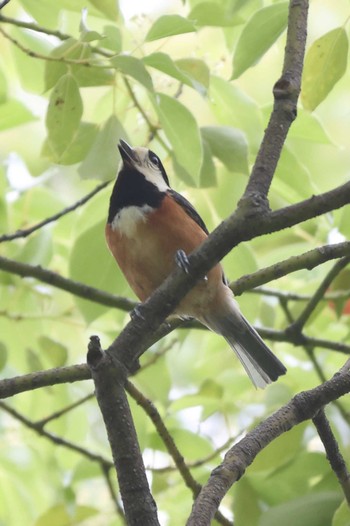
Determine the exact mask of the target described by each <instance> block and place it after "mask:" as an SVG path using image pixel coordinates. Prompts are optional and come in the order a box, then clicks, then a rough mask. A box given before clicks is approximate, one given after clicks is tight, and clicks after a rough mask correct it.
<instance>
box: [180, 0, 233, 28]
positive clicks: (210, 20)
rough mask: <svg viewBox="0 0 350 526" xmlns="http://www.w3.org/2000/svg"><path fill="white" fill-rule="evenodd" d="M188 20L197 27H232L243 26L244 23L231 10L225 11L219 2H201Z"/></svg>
mask: <svg viewBox="0 0 350 526" xmlns="http://www.w3.org/2000/svg"><path fill="white" fill-rule="evenodd" d="M188 18H189V19H190V20H192V21H193V23H194V24H195V25H196V26H197V27H202V26H218V27H231V26H235V25H237V24H241V23H242V21H243V19H242V18H241V17H239V16H238V15H236V14H235V13H234V12H232V11H231V10H230V9H225V8H224V6H222V5H220V3H218V2H201V3H200V4H197V5H196V6H194V8H193V9H192V11H191V12H190V14H189V15H188Z"/></svg>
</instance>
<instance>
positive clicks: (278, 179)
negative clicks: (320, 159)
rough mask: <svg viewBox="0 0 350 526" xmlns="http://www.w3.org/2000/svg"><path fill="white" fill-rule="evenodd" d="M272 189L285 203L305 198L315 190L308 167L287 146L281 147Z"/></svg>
mask: <svg viewBox="0 0 350 526" xmlns="http://www.w3.org/2000/svg"><path fill="white" fill-rule="evenodd" d="M274 190H275V191H276V192H278V194H279V195H280V196H281V197H283V198H284V199H285V201H286V202H287V203H295V202H298V201H301V200H302V199H306V198H307V197H309V196H310V195H311V194H312V193H314V192H315V190H316V189H315V186H314V184H313V183H312V179H311V176H310V173H309V171H308V169H307V168H306V167H305V166H304V165H303V164H302V163H301V162H300V161H299V159H298V158H297V157H296V156H295V154H294V153H293V152H292V151H291V150H290V149H289V148H288V147H287V146H285V147H284V148H283V150H282V154H281V157H280V160H279V162H278V165H277V169H276V174H275V179H274Z"/></svg>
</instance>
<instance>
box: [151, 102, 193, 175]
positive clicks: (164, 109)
mask: <svg viewBox="0 0 350 526" xmlns="http://www.w3.org/2000/svg"><path fill="white" fill-rule="evenodd" d="M153 103H154V106H155V110H156V111H157V113H158V116H159V120H160V123H161V125H162V128H163V129H164V132H165V134H166V136H167V137H168V139H169V141H170V143H171V145H172V147H173V150H174V154H175V156H176V160H177V162H178V163H179V164H180V165H181V166H183V168H184V169H185V170H186V171H187V172H188V173H189V174H190V175H191V177H192V179H193V181H194V182H195V184H198V181H199V174H200V169H201V165H202V159H203V149H202V141H201V137H200V133H199V129H198V125H197V121H196V119H195V118H194V116H193V115H192V113H191V112H190V111H189V110H188V109H187V108H186V107H185V106H184V105H183V104H181V102H179V101H178V100H176V99H174V98H172V97H169V96H168V95H164V94H160V93H158V94H157V95H156V97H155V98H153Z"/></svg>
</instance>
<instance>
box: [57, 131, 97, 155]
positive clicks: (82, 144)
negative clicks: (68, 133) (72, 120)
mask: <svg viewBox="0 0 350 526" xmlns="http://www.w3.org/2000/svg"><path fill="white" fill-rule="evenodd" d="M97 133H98V126H97V125H96V124H94V123H92V122H81V123H80V126H79V128H78V131H77V133H76V135H75V138H74V140H73V142H72V143H71V144H70V145H69V146H68V148H67V150H66V151H65V152H64V154H63V155H62V157H61V160H60V162H61V164H63V165H69V164H75V163H79V162H80V161H82V160H83V159H85V157H86V156H87V155H88V154H89V153H90V150H91V148H92V146H93V144H94V142H95V140H96V137H97Z"/></svg>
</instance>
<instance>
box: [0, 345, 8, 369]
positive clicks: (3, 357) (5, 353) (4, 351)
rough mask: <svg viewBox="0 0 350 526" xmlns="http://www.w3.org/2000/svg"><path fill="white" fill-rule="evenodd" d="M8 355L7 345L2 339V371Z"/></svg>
mask: <svg viewBox="0 0 350 526" xmlns="http://www.w3.org/2000/svg"><path fill="white" fill-rule="evenodd" d="M7 356H8V353H7V347H6V345H5V344H4V343H3V342H2V341H0V371H2V369H3V368H4V367H5V365H6V362H7Z"/></svg>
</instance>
